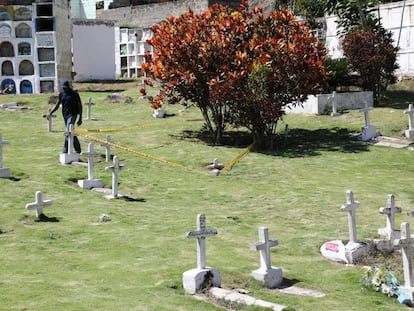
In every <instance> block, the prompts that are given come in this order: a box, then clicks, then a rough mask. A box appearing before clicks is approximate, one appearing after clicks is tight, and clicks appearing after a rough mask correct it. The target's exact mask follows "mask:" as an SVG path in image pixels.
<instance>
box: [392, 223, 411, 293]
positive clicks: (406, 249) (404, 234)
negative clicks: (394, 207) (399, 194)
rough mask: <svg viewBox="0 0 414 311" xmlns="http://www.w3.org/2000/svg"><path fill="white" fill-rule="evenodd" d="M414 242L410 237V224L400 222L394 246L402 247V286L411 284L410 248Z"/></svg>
mask: <svg viewBox="0 0 414 311" xmlns="http://www.w3.org/2000/svg"><path fill="white" fill-rule="evenodd" d="M413 244H414V238H412V237H411V232H410V224H409V223H408V222H403V223H401V238H400V239H398V240H395V241H394V246H396V247H398V248H402V259H403V270H404V286H405V287H412V286H413V263H412V258H411V248H412V246H413Z"/></svg>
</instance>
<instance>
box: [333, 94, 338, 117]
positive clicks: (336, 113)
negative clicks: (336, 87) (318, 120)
mask: <svg viewBox="0 0 414 311" xmlns="http://www.w3.org/2000/svg"><path fill="white" fill-rule="evenodd" d="M331 99H332V112H331V117H336V116H338V115H339V113H338V103H337V100H336V99H337V96H336V92H335V91H333V92H332V96H331Z"/></svg>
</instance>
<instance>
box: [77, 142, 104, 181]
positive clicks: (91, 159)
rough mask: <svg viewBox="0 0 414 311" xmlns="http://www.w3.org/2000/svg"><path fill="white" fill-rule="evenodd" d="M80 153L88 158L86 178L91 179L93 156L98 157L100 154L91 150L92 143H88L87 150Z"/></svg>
mask: <svg viewBox="0 0 414 311" xmlns="http://www.w3.org/2000/svg"><path fill="white" fill-rule="evenodd" d="M81 155H83V156H85V157H87V158H88V180H93V158H94V157H99V156H100V154H99V153H97V152H94V151H93V143H89V144H88V152H82V153H81Z"/></svg>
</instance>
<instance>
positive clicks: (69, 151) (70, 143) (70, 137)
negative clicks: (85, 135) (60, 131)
mask: <svg viewBox="0 0 414 311" xmlns="http://www.w3.org/2000/svg"><path fill="white" fill-rule="evenodd" d="M65 135H67V136H68V154H72V151H73V140H74V139H73V124H70V125H69V133H65Z"/></svg>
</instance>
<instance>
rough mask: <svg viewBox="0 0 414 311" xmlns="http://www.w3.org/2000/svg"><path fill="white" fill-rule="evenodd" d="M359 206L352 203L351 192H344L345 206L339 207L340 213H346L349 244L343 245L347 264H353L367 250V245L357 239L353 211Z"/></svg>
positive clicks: (352, 196) (356, 203)
mask: <svg viewBox="0 0 414 311" xmlns="http://www.w3.org/2000/svg"><path fill="white" fill-rule="evenodd" d="M359 205H360V203H359V202H358V201H354V193H353V192H352V190H348V191H347V192H346V204H344V205H342V207H341V211H344V212H348V227H349V242H348V243H347V244H346V245H345V256H346V258H347V261H348V263H353V262H354V261H355V260H356V259H357V258H358V257H360V256H361V255H363V254H364V253H365V252H366V251H367V250H368V247H367V245H366V244H364V243H361V242H359V241H358V239H357V231H356V217H355V210H356V209H357V208H358V207H359Z"/></svg>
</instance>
